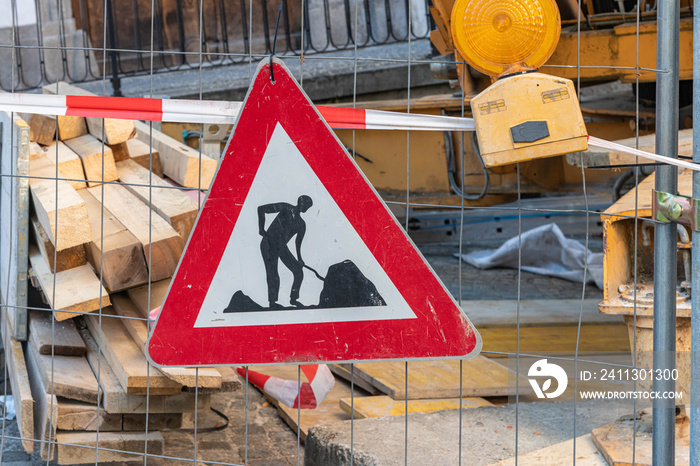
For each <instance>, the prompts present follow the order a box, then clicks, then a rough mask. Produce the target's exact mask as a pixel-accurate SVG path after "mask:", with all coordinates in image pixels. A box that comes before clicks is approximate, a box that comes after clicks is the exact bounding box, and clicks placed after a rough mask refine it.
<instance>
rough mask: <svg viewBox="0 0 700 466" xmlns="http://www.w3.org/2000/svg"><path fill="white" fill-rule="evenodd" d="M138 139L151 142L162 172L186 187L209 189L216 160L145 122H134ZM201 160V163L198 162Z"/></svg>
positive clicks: (147, 142)
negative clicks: (158, 157)
mask: <svg viewBox="0 0 700 466" xmlns="http://www.w3.org/2000/svg"><path fill="white" fill-rule="evenodd" d="M136 131H137V133H138V137H139V139H141V140H142V141H144V142H145V143H146V144H151V145H152V146H153V148H154V149H155V150H157V151H158V153H159V154H160V161H161V164H162V166H163V173H164V174H165V176H167V177H168V178H170V179H172V180H173V181H175V182H176V183H178V184H180V185H181V186H184V187H186V188H198V189H209V186H210V185H211V182H212V180H213V179H214V174H215V172H216V167H217V161H216V160H214V159H212V158H210V157H207V156H206V155H204V154H201V155H200V153H199V152H198V151H196V150H194V149H192V148H191V147H189V146H187V145H185V144H182V143H181V142H178V141H176V140H174V139H173V138H171V137H169V136H167V135H165V134H163V133H161V132H160V131H157V130H155V129H154V130H152V132H151V130H150V128H149V125H148V124H147V123H142V122H140V121H137V122H136ZM200 162H201V163H200Z"/></svg>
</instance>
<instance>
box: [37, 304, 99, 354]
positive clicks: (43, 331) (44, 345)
mask: <svg viewBox="0 0 700 466" xmlns="http://www.w3.org/2000/svg"><path fill="white" fill-rule="evenodd" d="M52 320H53V318H52V317H51V311H48V310H47V311H36V310H35V311H29V338H30V339H31V340H32V342H33V344H34V346H35V347H36V348H38V349H39V353H40V354H52V353H53V354H55V355H58V356H85V353H87V348H86V347H85V342H84V341H83V339H82V338H81V337H80V333H78V330H77V329H76V328H75V323H74V322H73V321H72V320H64V321H62V322H52Z"/></svg>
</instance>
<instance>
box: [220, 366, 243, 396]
mask: <svg viewBox="0 0 700 466" xmlns="http://www.w3.org/2000/svg"><path fill="white" fill-rule="evenodd" d="M216 370H218V371H219V374H221V391H222V392H236V391H238V390H240V389H241V386H242V385H243V384H242V383H241V378H240V377H239V376H238V374H237V373H236V371H235V369H234V368H233V367H231V366H221V367H217V368H216Z"/></svg>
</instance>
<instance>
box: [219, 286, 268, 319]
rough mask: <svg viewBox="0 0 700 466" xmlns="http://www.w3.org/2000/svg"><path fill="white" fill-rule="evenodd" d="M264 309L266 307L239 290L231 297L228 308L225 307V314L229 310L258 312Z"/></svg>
mask: <svg viewBox="0 0 700 466" xmlns="http://www.w3.org/2000/svg"><path fill="white" fill-rule="evenodd" d="M264 310H265V308H263V307H262V306H261V305H260V304H258V303H256V302H255V301H253V300H252V299H250V297H249V296H248V295H247V294H245V293H243V292H242V291H240V290H239V291H236V292H235V293H234V294H233V296H232V297H231V301H230V302H229V303H228V306H227V307H226V309H224V314H226V313H228V312H256V311H264Z"/></svg>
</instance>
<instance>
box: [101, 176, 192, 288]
mask: <svg viewBox="0 0 700 466" xmlns="http://www.w3.org/2000/svg"><path fill="white" fill-rule="evenodd" d="M103 188H104V199H103V198H102V189H103ZM88 191H89V192H90V194H92V195H93V196H95V198H96V199H97V200H98V201H101V202H102V204H103V205H104V206H105V207H106V208H107V210H109V211H110V212H111V213H112V214H113V215H114V217H115V218H116V219H117V220H119V221H120V222H121V223H122V224H123V225H124V226H125V227H126V228H127V229H128V230H129V231H130V232H131V233H132V234H133V235H134V236H135V237H136V239H138V240H139V241H140V242H141V245H142V246H143V249H144V255H145V257H146V261H147V263H148V266H149V268H150V271H151V280H153V281H158V280H162V279H164V278H168V277H172V276H173V274H174V273H175V269H176V268H177V264H178V262H179V261H180V255H181V254H182V251H183V249H184V243H183V241H182V238H181V237H180V235H178V234H177V232H176V231H175V230H173V228H172V227H171V226H170V225H169V224H168V222H166V221H165V220H163V219H162V218H161V217H160V216H158V214H153V215H151V211H150V209H149V208H148V206H146V204H144V203H143V202H141V200H139V199H138V198H137V197H136V196H134V195H133V194H131V193H130V192H129V191H128V190H127V189H126V188H124V187H123V186H118V185H104V186H103V187H96V188H88ZM149 227H150V228H149ZM149 232H150V233H149ZM149 251H150V254H149Z"/></svg>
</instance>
